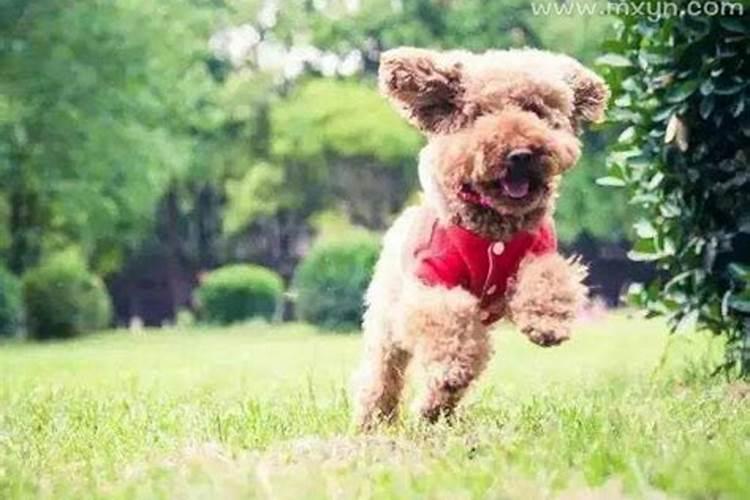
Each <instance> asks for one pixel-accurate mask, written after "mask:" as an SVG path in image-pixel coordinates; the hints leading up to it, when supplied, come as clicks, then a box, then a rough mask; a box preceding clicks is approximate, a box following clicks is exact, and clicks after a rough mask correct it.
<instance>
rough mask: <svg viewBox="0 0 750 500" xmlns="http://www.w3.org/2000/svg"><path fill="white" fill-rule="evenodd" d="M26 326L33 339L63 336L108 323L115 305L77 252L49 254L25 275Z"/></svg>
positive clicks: (72, 335) (71, 335) (66, 336)
mask: <svg viewBox="0 0 750 500" xmlns="http://www.w3.org/2000/svg"><path fill="white" fill-rule="evenodd" d="M23 300H24V304H25V311H26V314H27V318H26V327H27V331H28V335H29V337H31V338H34V339H39V340H45V339H58V338H60V339H64V338H71V337H75V336H77V335H80V334H82V333H85V332H89V331H92V330H97V329H100V328H104V327H106V326H108V325H109V322H110V318H111V314H112V308H111V304H110V299H109V295H107V291H106V289H105V288H104V284H103V283H102V281H101V280H100V279H99V278H98V277H97V276H96V275H94V274H93V273H91V272H90V271H89V270H88V269H87V267H86V262H85V261H84V259H83V257H82V256H81V255H80V253H79V252H78V251H73V250H67V251H64V252H61V253H58V254H55V255H52V256H50V257H49V258H48V259H47V260H46V261H45V262H43V263H42V264H41V265H40V266H38V267H35V268H33V269H30V270H29V271H28V272H26V274H24V276H23Z"/></svg>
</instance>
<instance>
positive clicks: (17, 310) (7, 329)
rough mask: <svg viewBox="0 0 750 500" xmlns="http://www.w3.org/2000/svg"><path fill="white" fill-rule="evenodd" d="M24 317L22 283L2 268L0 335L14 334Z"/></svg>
mask: <svg viewBox="0 0 750 500" xmlns="http://www.w3.org/2000/svg"><path fill="white" fill-rule="evenodd" d="M22 317H23V304H22V302H21V285H20V283H19V282H18V279H17V278H16V277H15V276H13V275H12V274H11V273H10V272H8V271H6V270H5V269H3V268H0V337H2V336H12V335H14V334H15V333H16V332H17V331H18V329H19V327H20V325H21V318H22Z"/></svg>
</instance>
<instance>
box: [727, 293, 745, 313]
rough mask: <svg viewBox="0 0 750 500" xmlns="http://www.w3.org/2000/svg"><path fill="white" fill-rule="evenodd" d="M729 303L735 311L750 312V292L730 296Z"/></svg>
mask: <svg viewBox="0 0 750 500" xmlns="http://www.w3.org/2000/svg"><path fill="white" fill-rule="evenodd" d="M727 303H728V304H729V307H730V308H731V309H734V310H735V311H739V312H742V313H750V292H747V291H746V292H745V293H743V294H742V295H739V296H733V297H730V299H729V300H728V301H727Z"/></svg>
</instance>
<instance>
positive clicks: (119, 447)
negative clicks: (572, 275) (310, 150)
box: [0, 315, 750, 499]
mask: <svg viewBox="0 0 750 500" xmlns="http://www.w3.org/2000/svg"><path fill="white" fill-rule="evenodd" d="M665 330H666V329H665V328H664V326H663V325H662V324H661V323H658V322H647V321H644V320H634V319H629V318H627V317H626V316H625V315H613V316H611V317H609V318H607V319H606V320H603V321H601V322H598V323H596V324H589V325H588V326H583V327H582V328H581V329H580V332H579V333H578V336H577V337H576V338H575V339H574V340H573V341H571V342H570V343H568V344H566V345H564V346H562V347H560V348H556V349H549V350H544V349H539V348H536V347H534V346H533V345H532V344H530V343H528V342H527V341H525V340H524V339H523V338H522V337H521V336H520V335H517V334H515V333H513V332H510V331H505V330H500V331H498V332H497V338H496V348H497V349H496V350H497V355H496V357H495V359H494V361H493V363H492V365H491V367H490V369H489V373H487V374H486V375H485V376H484V377H483V378H482V380H481V382H480V383H479V384H478V385H477V386H476V388H475V390H474V391H473V393H472V394H471V396H470V397H469V398H468V399H467V401H466V403H467V404H466V405H465V406H464V408H463V410H462V412H461V414H460V418H459V419H458V421H457V422H456V423H455V424H454V425H453V426H448V425H446V424H444V423H441V424H438V425H437V426H434V427H428V426H424V425H422V424H421V423H420V422H418V421H417V420H416V419H414V418H411V417H409V418H406V419H405V420H404V422H402V423H401V424H400V425H398V426H397V427H395V428H393V429H390V430H386V431H383V432H381V433H379V434H376V435H372V436H359V435H357V434H356V433H354V432H353V430H352V429H351V427H350V422H349V421H350V413H351V409H350V407H349V403H348V400H347V397H346V390H347V380H348V377H349V374H350V372H351V370H352V368H353V366H354V364H355V363H356V360H357V357H358V356H359V340H360V338H359V336H355V335H332V334H321V333H317V332H315V331H314V330H312V329H311V328H310V327H306V326H302V325H283V326H274V327H268V326H264V325H261V324H255V325H246V326H243V327H236V328H232V329H224V330H219V329H216V330H195V331H178V330H165V331H154V332H147V333H146V334H144V335H132V334H128V333H126V332H119V333H115V334H112V333H106V334H101V335H95V336H91V337H87V338H84V339H81V340H77V341H74V342H66V343H53V344H42V345H39V344H16V343H10V344H4V345H0V373H2V377H1V378H0V498H23V497H53V498H82V497H87V498H88V497H116V498H117V497H125V498H132V497H137V498H146V497H148V498H150V497H172V498H225V497H249V498H255V497H260V498H323V497H336V498H353V497H356V498H369V497H378V498H391V497H418V498H451V499H452V498H475V497H481V498H486V497H489V498H507V497H510V498H553V497H561V498H623V497H635V498H645V497H648V498H664V497H680V498H738V499H739V498H745V499H746V498H750V413H749V412H748V410H749V409H750V397H745V396H746V395H748V393H750V391H748V390H747V386H743V385H741V384H737V383H735V384H726V383H724V382H721V381H716V380H713V381H712V380H708V379H707V378H706V377H704V376H703V372H702V371H701V370H702V366H703V365H702V364H701V363H700V362H694V361H691V362H685V361H684V360H690V359H696V358H695V356H696V355H698V354H699V353H702V352H704V348H705V343H703V342H695V341H689V340H688V339H689V338H690V337H687V338H686V339H684V340H682V341H679V342H677V345H676V346H675V348H674V349H671V350H670V353H674V354H670V357H669V358H668V359H667V362H666V363H664V362H663V361H664V360H663V359H662V352H663V349H664V346H665V343H666V342H667V336H666V335H665Z"/></svg>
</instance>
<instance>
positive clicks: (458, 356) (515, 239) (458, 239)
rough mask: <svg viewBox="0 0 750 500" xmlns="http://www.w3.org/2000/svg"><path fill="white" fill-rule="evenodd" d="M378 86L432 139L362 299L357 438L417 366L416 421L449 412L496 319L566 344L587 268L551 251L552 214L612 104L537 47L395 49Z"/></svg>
mask: <svg viewBox="0 0 750 500" xmlns="http://www.w3.org/2000/svg"><path fill="white" fill-rule="evenodd" d="M378 84H379V89H380V91H381V92H382V93H383V94H384V95H385V96H386V97H387V98H388V100H389V101H391V103H392V104H393V105H394V106H395V107H396V108H397V109H398V110H399V111H400V112H401V113H402V114H403V116H404V117H405V118H406V119H407V120H408V121H409V122H410V123H411V124H413V125H414V126H416V127H417V128H418V129H420V130H421V131H422V132H423V133H424V135H425V136H426V139H427V143H426V145H425V147H424V148H423V150H422V151H421V153H420V156H419V181H420V184H421V187H422V190H423V200H422V202H421V204H419V205H418V206H412V207H410V208H408V209H406V210H405V211H404V212H403V213H402V214H401V215H400V216H399V217H398V218H397V220H396V221H395V222H394V224H393V225H392V226H391V228H390V229H389V230H388V231H387V232H386V234H385V237H384V244H383V250H382V253H381V255H380V258H379V260H378V263H377V265H376V267H375V270H374V273H373V278H372V281H371V283H370V286H369V288H368V290H367V293H366V296H365V305H366V311H365V314H364V318H363V330H364V345H365V347H364V355H363V359H362V361H361V366H360V367H359V369H358V370H357V375H356V377H355V380H356V384H355V401H354V407H355V418H356V423H357V425H358V427H359V428H360V429H363V430H367V429H372V428H373V427H375V426H377V425H378V424H379V423H382V422H392V421H393V420H394V419H395V418H396V417H397V410H398V405H399V399H400V395H401V392H402V389H403V386H404V381H405V377H404V375H405V371H406V368H407V366H408V364H409V362H410V361H411V359H412V358H416V359H417V360H418V361H419V362H420V363H421V364H422V365H423V366H424V368H425V372H426V377H427V378H426V380H427V388H426V393H425V396H424V398H423V400H422V401H421V405H420V407H419V408H420V413H421V416H422V417H424V418H425V419H426V420H427V421H429V422H434V421H436V420H438V419H439V418H441V417H443V416H444V417H450V415H452V413H453V411H454V409H455V408H456V405H457V404H458V403H459V401H460V399H461V397H462V396H463V395H464V394H465V392H466V390H467V388H468V387H469V386H470V384H471V383H472V381H473V380H475V379H476V377H477V376H478V375H479V374H480V373H481V372H482V370H483V369H484V368H485V367H486V365H487V363H488V360H489V358H490V356H491V355H492V352H493V349H492V346H491V339H490V336H489V330H490V327H491V326H492V325H493V324H494V323H495V322H496V321H498V320H499V319H500V318H507V319H508V320H510V321H512V322H513V323H514V324H515V325H516V326H517V328H518V329H519V330H520V331H521V332H523V333H524V334H525V335H527V336H528V338H529V339H530V340H531V341H533V342H535V343H536V344H539V345H541V346H552V345H557V344H559V343H561V342H563V341H565V340H567V339H568V338H569V336H570V332H571V327H572V324H573V321H574V319H575V316H576V312H577V311H578V310H579V309H580V308H581V307H582V305H583V303H584V301H585V300H586V296H587V289H586V287H585V285H584V284H583V280H584V278H585V276H586V269H585V267H584V266H583V265H581V264H580V263H579V262H578V261H577V260H575V259H566V258H564V257H562V256H561V255H560V254H559V253H558V252H557V240H556V236H555V228H554V223H553V220H552V213H553V210H554V203H555V199H556V197H557V192H558V185H559V182H560V177H561V175H562V174H563V173H564V172H565V171H567V170H569V169H570V168H571V167H573V166H574V165H575V163H576V162H577V160H578V158H579V156H580V152H581V143H580V141H579V139H578V136H579V135H580V132H581V130H582V128H583V126H584V125H585V124H587V123H589V122H597V121H600V120H601V119H602V118H603V115H604V112H605V108H606V104H607V101H608V99H609V95H610V94H609V89H608V87H607V86H606V84H605V83H604V81H603V80H602V79H601V78H600V77H599V76H598V75H596V74H595V73H594V72H592V71H591V70H589V69H587V68H585V67H584V66H583V65H581V64H580V63H579V62H578V61H576V60H575V59H573V58H570V57H568V56H565V55H561V54H554V53H550V52H545V51H541V50H536V49H515V50H502V51H500V50H498V51H488V52H485V53H482V54H477V53H471V52H467V51H446V52H438V51H432V50H426V49H418V48H398V49H394V50H389V51H387V52H384V53H383V54H382V55H381V59H380V68H379V74H378Z"/></svg>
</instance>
